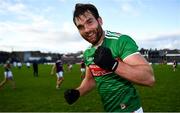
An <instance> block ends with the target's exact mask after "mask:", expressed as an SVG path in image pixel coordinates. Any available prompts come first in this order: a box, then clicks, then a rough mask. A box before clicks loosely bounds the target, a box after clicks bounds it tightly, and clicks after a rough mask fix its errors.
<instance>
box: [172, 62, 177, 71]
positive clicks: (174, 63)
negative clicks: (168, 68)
mask: <svg viewBox="0 0 180 113" xmlns="http://www.w3.org/2000/svg"><path fill="white" fill-rule="evenodd" d="M176 68H177V61H176V60H174V61H173V71H176Z"/></svg>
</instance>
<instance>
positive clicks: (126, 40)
mask: <svg viewBox="0 0 180 113" xmlns="http://www.w3.org/2000/svg"><path fill="white" fill-rule="evenodd" d="M119 43H120V44H119V45H120V46H119V53H120V57H121V59H122V60H123V59H125V58H126V57H127V56H129V55H131V54H134V53H136V52H138V46H137V44H136V42H135V41H134V40H133V39H132V38H131V37H129V36H128V35H122V36H121V37H120V38H119Z"/></svg>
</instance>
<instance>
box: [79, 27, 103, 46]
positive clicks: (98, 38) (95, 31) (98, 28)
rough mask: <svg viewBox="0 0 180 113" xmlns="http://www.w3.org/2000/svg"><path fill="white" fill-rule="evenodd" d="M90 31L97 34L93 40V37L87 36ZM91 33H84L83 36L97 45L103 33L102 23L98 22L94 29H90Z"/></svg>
mask: <svg viewBox="0 0 180 113" xmlns="http://www.w3.org/2000/svg"><path fill="white" fill-rule="evenodd" d="M89 33H94V34H95V36H94V37H93V40H92V39H91V38H87V37H88V34H89ZM89 33H87V35H84V36H83V38H84V39H85V40H86V41H88V42H89V43H91V44H93V45H96V44H97V43H98V42H99V40H100V39H101V37H102V35H103V29H102V27H101V25H100V24H98V26H97V27H96V28H95V29H94V30H91V31H89Z"/></svg>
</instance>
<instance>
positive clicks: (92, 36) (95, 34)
mask: <svg viewBox="0 0 180 113" xmlns="http://www.w3.org/2000/svg"><path fill="white" fill-rule="evenodd" d="M75 23H76V27H77V28H78V30H79V33H80V34H81V36H82V37H83V38H84V39H85V40H87V41H88V42H89V43H91V44H93V45H95V44H97V43H98V41H99V40H100V38H101V37H102V34H103V30H102V27H101V25H102V19H101V18H98V19H95V17H94V16H93V15H92V14H91V12H90V11H87V12H85V13H84V14H83V15H80V16H79V17H76V18H75Z"/></svg>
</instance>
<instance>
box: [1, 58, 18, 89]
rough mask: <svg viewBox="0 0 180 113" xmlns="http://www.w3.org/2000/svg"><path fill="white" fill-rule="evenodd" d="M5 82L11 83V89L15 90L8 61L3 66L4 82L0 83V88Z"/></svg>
mask: <svg viewBox="0 0 180 113" xmlns="http://www.w3.org/2000/svg"><path fill="white" fill-rule="evenodd" d="M7 82H10V83H11V85H12V88H13V89H15V88H16V85H15V82H14V79H13V74H12V71H11V64H10V61H9V60H8V61H6V63H5V64H4V80H3V81H2V82H1V83H0V88H1V87H3V86H4V85H5V84H6V83H7Z"/></svg>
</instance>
